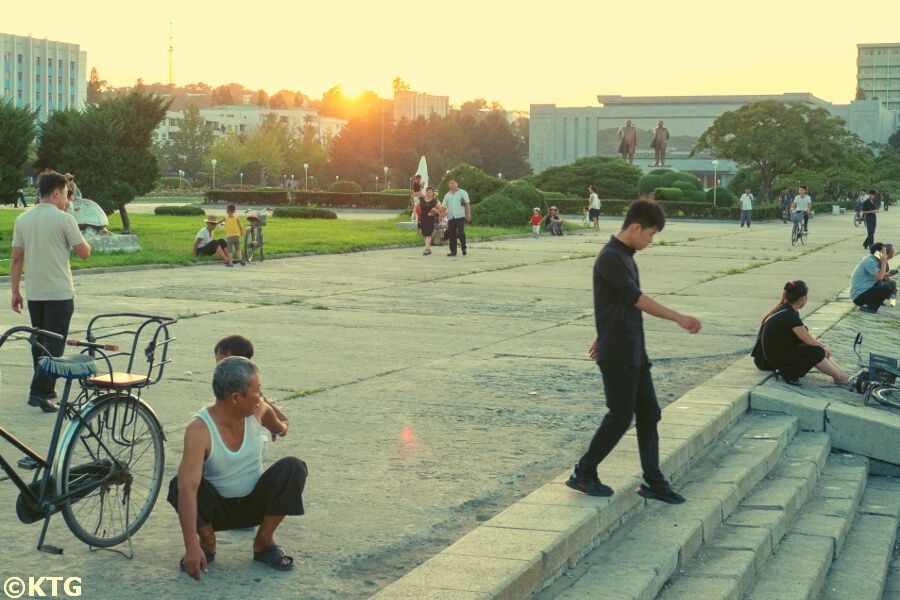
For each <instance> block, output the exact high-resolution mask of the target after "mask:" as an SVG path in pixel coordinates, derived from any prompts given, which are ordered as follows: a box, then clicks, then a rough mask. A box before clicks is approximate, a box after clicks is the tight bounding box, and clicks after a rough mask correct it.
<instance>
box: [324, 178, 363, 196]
mask: <svg viewBox="0 0 900 600" xmlns="http://www.w3.org/2000/svg"><path fill="white" fill-rule="evenodd" d="M328 191H329V192H336V193H338V194H359V193H360V192H362V187H360V185H359V184H358V183H356V182H355V181H335V182H334V183H332V184H331V185H329V186H328Z"/></svg>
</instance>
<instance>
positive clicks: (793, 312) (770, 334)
mask: <svg viewBox="0 0 900 600" xmlns="http://www.w3.org/2000/svg"><path fill="white" fill-rule="evenodd" d="M794 327H803V320H802V319H801V318H800V313H799V312H797V309H795V308H794V307H793V306H791V305H789V304H788V305H782V306H781V307H780V308H779V309H778V310H776V311H775V313H774V314H773V315H772V316H771V317H769V319H768V320H767V321H766V322H765V324H764V325H763V339H762V343H763V348H764V349H765V352H766V356H767V357H768V358H769V359H773V358H774V359H777V358H778V357H781V356H784V355H785V354H789V353H791V352H792V351H793V350H794V348H796V347H797V346H798V345H800V344H802V343H803V342H802V341H801V340H800V338H798V337H797V334H796V333H794Z"/></svg>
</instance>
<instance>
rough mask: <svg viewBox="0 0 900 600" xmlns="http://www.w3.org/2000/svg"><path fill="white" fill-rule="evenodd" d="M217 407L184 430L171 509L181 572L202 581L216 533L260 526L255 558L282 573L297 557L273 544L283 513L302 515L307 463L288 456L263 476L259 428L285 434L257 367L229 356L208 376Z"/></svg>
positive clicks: (212, 557) (203, 412) (284, 425)
mask: <svg viewBox="0 0 900 600" xmlns="http://www.w3.org/2000/svg"><path fill="white" fill-rule="evenodd" d="M213 391H214V392H215V395H216V401H215V403H214V404H212V405H211V406H207V407H206V408H204V409H202V410H201V411H199V412H197V413H196V414H195V415H194V419H193V420H192V421H191V422H190V424H189V425H188V427H187V430H186V431H185V432H184V456H182V458H181V466H180V467H179V468H178V475H177V476H176V477H174V478H173V479H172V481H171V483H170V484H169V497H168V500H169V503H170V504H171V505H172V506H174V507H175V510H177V511H178V518H179V521H180V522H181V531H182V534H183V535H184V548H185V551H184V558H182V559H181V568H182V569H183V570H184V571H185V572H187V573H188V574H189V575H190V576H191V577H193V578H194V579H197V580H198V581H199V580H200V572H201V571H205V570H206V567H207V565H208V564H209V563H211V562H213V560H215V557H216V533H215V532H216V531H223V530H226V529H242V528H245V527H254V526H257V525H258V526H259V529H258V530H257V532H256V538H255V539H254V540H253V560H258V561H260V562H263V563H265V564H267V565H268V566H270V567H272V568H274V569H277V570H279V571H289V570H291V569H292V568H293V567H294V559H293V558H292V557H290V556H287V555H286V554H285V553H284V551H283V550H282V549H281V548H280V547H279V546H278V545H277V544H276V543H275V540H274V533H275V529H276V528H277V527H278V525H280V524H281V521H282V520H284V517H285V516H287V515H302V514H303V497H302V495H303V487H304V485H305V484H306V476H307V473H308V471H307V468H306V463H304V462H303V461H302V460H300V459H298V458H293V457H287V458H282V459H281V460H278V461H277V462H275V463H274V464H273V465H272V466H270V467H269V468H268V469H266V471H265V472H263V469H262V452H261V450H262V448H261V444H262V434H263V428H265V429H267V430H268V431H269V432H270V433H271V434H274V435H279V436H284V435H285V434H286V433H287V429H288V424H287V423H286V422H284V421H282V420H280V419H279V418H278V416H277V415H276V413H275V412H274V411H273V410H272V408H271V406H269V405H268V404H266V403H264V402H262V392H261V388H260V381H259V369H258V368H257V367H256V365H255V364H253V363H252V362H251V361H249V360H247V359H246V358H241V357H237V356H234V357H230V358H226V359H224V360H222V361H221V362H220V363H219V364H218V365H216V370H215V372H214V373H213Z"/></svg>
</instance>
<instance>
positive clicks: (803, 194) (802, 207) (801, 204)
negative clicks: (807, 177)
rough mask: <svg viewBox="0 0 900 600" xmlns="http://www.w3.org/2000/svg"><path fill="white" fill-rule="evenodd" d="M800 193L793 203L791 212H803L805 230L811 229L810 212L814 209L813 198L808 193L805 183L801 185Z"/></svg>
mask: <svg viewBox="0 0 900 600" xmlns="http://www.w3.org/2000/svg"><path fill="white" fill-rule="evenodd" d="M799 191H800V194H799V195H797V196H795V197H794V202H793V203H791V213H803V231H809V213H810V211H811V210H812V198H810V197H809V196H808V195H807V190H806V186H805V185H801V186H800V189H799Z"/></svg>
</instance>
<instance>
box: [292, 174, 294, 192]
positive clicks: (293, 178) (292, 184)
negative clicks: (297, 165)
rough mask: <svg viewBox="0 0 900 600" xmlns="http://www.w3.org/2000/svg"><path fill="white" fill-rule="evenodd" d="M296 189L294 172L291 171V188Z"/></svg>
mask: <svg viewBox="0 0 900 600" xmlns="http://www.w3.org/2000/svg"><path fill="white" fill-rule="evenodd" d="M293 189H294V174H293V173H291V190H293Z"/></svg>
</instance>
